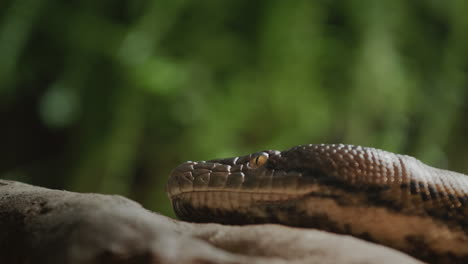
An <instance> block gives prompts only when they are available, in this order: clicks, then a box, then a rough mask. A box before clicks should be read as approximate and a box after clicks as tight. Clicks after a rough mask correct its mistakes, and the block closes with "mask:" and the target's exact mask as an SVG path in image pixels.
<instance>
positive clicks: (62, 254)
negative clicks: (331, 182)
mask: <svg viewBox="0 0 468 264" xmlns="http://www.w3.org/2000/svg"><path fill="white" fill-rule="evenodd" d="M0 263H35V264H36V263H47V264H55V263H57V264H58V263H60V264H63V263H72V264H85V263H86V264H88V263H145V264H146V263H222V264H224V263H229V264H234V263H239V264H241V263H260V264H261V263H265V264H276V263H278V264H279V263H321V264H325V263H379V264H380V263H420V262H418V261H417V260H415V259H413V258H411V257H408V256H406V255H404V254H402V253H400V252H398V251H395V250H392V249H389V248H385V247H381V246H378V245H375V244H372V243H368V242H364V241H361V240H358V239H355V238H352V237H349V236H341V235H336V234H330V233H326V232H322V231H318V230H313V229H297V228H290V227H285V226H279V225H255V226H242V227H241V226H223V225H218V224H191V223H185V222H181V221H177V220H173V219H170V218H167V217H165V216H162V215H159V214H157V213H153V212H150V211H148V210H146V209H144V208H143V207H141V206H140V205H139V204H138V203H136V202H134V201H131V200H129V199H126V198H124V197H121V196H115V195H101V194H82V193H73V192H67V191H58V190H50V189H46V188H41V187H36V186H31V185H28V184H23V183H19V182H13V181H4V180H0Z"/></svg>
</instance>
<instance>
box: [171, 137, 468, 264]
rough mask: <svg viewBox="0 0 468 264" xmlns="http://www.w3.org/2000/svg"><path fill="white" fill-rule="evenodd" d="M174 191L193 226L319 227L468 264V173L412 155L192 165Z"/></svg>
mask: <svg viewBox="0 0 468 264" xmlns="http://www.w3.org/2000/svg"><path fill="white" fill-rule="evenodd" d="M166 188H167V192H168V195H169V198H170V199H171V201H172V205H173V208H174V211H175V213H176V215H177V216H178V217H179V218H180V219H182V220H186V221H192V222H218V223H223V224H256V223H279V224H284V225H289V226H296V227H310V228H318V229H322V230H326V231H331V232H335V233H341V234H349V235H353V236H356V237H359V238H363V239H365V240H368V241H372V242H375V243H379V244H382V245H386V246H389V247H392V248H395V249H398V250H401V251H403V252H406V253H408V254H410V255H412V256H414V257H416V258H419V259H421V260H424V261H427V262H431V263H468V176H467V175H464V174H461V173H456V172H453V171H448V170H442V169H437V168H434V167H431V166H428V165H426V164H424V163H422V162H421V161H419V160H417V159H416V158H413V157H411V156H406V155H400V154H394V153H391V152H387V151H384V150H379V149H374V148H367V147H361V146H353V145H343V144H310V145H301V146H296V147H293V148H291V149H289V150H285V151H276V150H267V151H262V152H257V153H254V154H251V155H246V156H241V157H235V158H228V159H217V160H211V161H199V162H192V161H188V162H185V163H183V164H181V165H179V166H178V167H177V168H175V169H174V170H173V171H172V173H171V176H170V177H169V180H168V184H167V187H166Z"/></svg>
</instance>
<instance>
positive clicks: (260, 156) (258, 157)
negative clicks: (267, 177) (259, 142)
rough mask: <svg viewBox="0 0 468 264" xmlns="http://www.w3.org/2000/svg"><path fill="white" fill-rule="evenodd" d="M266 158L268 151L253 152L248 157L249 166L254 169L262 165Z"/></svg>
mask: <svg viewBox="0 0 468 264" xmlns="http://www.w3.org/2000/svg"><path fill="white" fill-rule="evenodd" d="M267 160H268V153H265V152H259V153H255V154H253V155H252V157H250V161H249V167H250V168H252V169H256V168H258V167H261V166H263V165H264V164H265V163H266V161H267Z"/></svg>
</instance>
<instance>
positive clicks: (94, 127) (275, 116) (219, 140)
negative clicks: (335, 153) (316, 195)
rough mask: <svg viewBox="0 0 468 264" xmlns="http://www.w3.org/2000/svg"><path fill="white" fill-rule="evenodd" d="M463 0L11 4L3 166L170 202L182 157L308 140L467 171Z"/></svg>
mask: <svg viewBox="0 0 468 264" xmlns="http://www.w3.org/2000/svg"><path fill="white" fill-rule="evenodd" d="M466 10H468V2H467V1H463V0H458V1H456V0H453V1H403V0H384V1H371V0H350V1H332V0H321V1H306V0H294V1H280V0H277V1H251V0H229V1H227V0H225V1H215V0H212V1H189V0H158V1H156V0H153V1H140V0H138V1H128V0H127V1H125V0H112V1H110V0H104V1H90V0H81V1H58V0H17V1H12V0H6V1H2V2H1V3H0V146H1V151H0V155H1V156H0V175H2V177H4V178H9V179H15V180H21V181H25V182H30V183H33V184H38V185H43V186H47V187H52V188H63V189H68V190H72V191H82V192H101V193H117V194H122V195H125V196H127V197H130V198H133V199H136V200H137V201H139V202H141V203H143V204H144V205H145V206H146V207H148V208H150V209H154V210H158V211H160V212H163V213H165V214H169V215H170V214H171V209H170V206H169V202H168V200H167V198H166V196H165V192H164V184H165V181H166V179H167V176H168V174H169V172H170V170H171V169H172V168H174V167H175V166H176V165H177V164H179V163H181V162H183V161H185V160H206V159H211V158H217V157H228V156H237V155H242V154H247V153H250V152H254V151H259V150H263V149H280V150H281V149H285V148H288V147H291V146H293V145H297V144H305V143H323V142H332V143H339V142H340V143H350V144H360V145H365V146H373V147H378V148H383V149H386V150H390V151H395V152H401V153H407V154H411V155H414V156H417V157H418V158H420V159H422V160H424V161H425V162H427V163H430V164H432V165H435V166H439V167H443V168H450V169H453V170H457V171H461V172H465V173H467V172H468V147H467V146H468V139H467V137H466V134H467V132H466V131H468V124H467V122H466V121H467V118H466V115H467V114H468V104H467V99H468V78H467V77H468V75H467V70H468V34H467V32H468V16H466Z"/></svg>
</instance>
